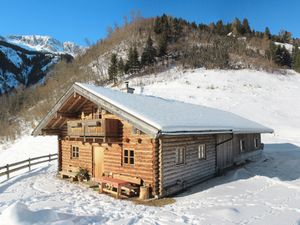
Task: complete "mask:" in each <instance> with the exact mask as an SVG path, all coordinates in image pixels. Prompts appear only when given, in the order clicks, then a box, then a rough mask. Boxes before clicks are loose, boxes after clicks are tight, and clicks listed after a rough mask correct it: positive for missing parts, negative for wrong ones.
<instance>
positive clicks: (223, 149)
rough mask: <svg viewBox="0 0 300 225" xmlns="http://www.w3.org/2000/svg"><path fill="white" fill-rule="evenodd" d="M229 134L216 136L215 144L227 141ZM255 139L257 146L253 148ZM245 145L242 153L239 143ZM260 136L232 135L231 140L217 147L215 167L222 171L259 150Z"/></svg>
mask: <svg viewBox="0 0 300 225" xmlns="http://www.w3.org/2000/svg"><path fill="white" fill-rule="evenodd" d="M231 137H232V135H231V134H218V135H217V143H221V142H222V141H226V140H229V139H230V138H231ZM255 139H257V145H258V146H255ZM241 140H243V141H244V143H245V149H244V150H243V151H242V150H241V146H240V141H241ZM260 146H261V135H260V134H255V133H253V134H234V135H233V139H232V140H230V141H227V142H225V143H223V144H221V145H218V146H217V166H218V169H224V168H227V167H230V166H232V165H234V163H235V162H236V160H237V159H238V158H239V157H240V156H241V155H243V154H244V155H245V154H247V153H249V152H253V151H256V150H259V149H261V147H260Z"/></svg>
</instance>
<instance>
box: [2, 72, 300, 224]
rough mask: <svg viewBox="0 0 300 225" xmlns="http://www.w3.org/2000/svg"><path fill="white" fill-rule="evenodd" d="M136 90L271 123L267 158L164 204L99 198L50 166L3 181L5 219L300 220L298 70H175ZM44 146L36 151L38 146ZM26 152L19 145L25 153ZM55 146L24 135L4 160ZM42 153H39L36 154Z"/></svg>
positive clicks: (138, 82)
mask: <svg viewBox="0 0 300 225" xmlns="http://www.w3.org/2000/svg"><path fill="white" fill-rule="evenodd" d="M130 85H133V86H134V87H135V88H136V92H137V93H142V94H147V95H154V96H159V97H164V98H170V99H176V100H180V101H184V102H189V103H194V104H201V105H206V106H210V107H215V108H219V109H222V110H227V111H230V112H233V113H236V114H238V115H241V116H243V117H245V118H249V119H251V120H254V121H256V122H258V123H261V124H263V125H266V126H268V127H271V128H273V129H274V130H275V133H274V134H271V135H263V137H262V139H263V142H264V143H265V144H266V145H265V150H264V153H263V156H262V158H261V159H259V160H258V161H256V162H252V163H249V164H246V165H244V166H241V167H239V168H237V169H236V170H232V171H230V172H228V173H226V174H225V175H224V176H221V177H216V178H214V179H211V180H209V181H207V182H204V183H201V184H199V185H197V186H195V187H193V188H190V189H188V190H187V191H186V192H184V193H182V194H180V195H178V196H176V197H174V199H175V201H176V202H175V203H173V204H170V205H166V206H163V207H159V208H157V207H150V206H144V205H136V204H134V203H132V202H130V201H122V200H116V199H114V198H111V197H109V196H107V195H100V194H98V193H96V192H94V191H92V190H90V189H87V188H86V187H84V186H81V185H79V184H70V183H68V182H66V181H61V180H59V179H57V178H56V177H55V174H56V169H57V165H56V164H55V163H53V164H49V165H48V164H45V165H44V166H42V167H39V168H36V169H34V171H32V172H30V173H25V174H23V175H18V176H15V177H14V178H12V179H11V180H9V181H8V182H5V183H2V184H0V221H1V223H3V224H130V225H131V224H172V225H174V224H205V225H206V224H262V225H265V224H299V223H300V103H299V96H300V75H299V74H297V73H295V72H293V71H288V74H286V75H282V74H268V73H266V72H258V71H251V70H237V71H219V70H204V69H198V70H189V71H185V72H184V71H182V70H176V69H174V70H170V71H168V72H165V73H161V74H157V75H153V76H146V77H143V78H134V79H131V80H130ZM36 144H39V146H40V147H39V148H37V149H34V148H33V145H36ZM20 149H21V150H20ZM37 151H40V153H42V152H43V153H42V154H44V153H45V154H47V153H54V152H56V151H57V146H56V138H55V137H41V138H40V139H34V138H32V137H29V136H24V137H23V138H21V139H20V140H19V141H18V142H16V143H15V144H14V145H12V146H11V147H10V148H8V149H7V150H3V149H2V150H0V165H3V164H6V163H8V162H10V161H12V160H13V159H14V157H17V158H16V160H21V159H22V157H23V158H27V157H28V155H30V154H37ZM37 155H39V154H37Z"/></svg>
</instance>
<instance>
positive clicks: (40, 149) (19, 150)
mask: <svg viewBox="0 0 300 225" xmlns="http://www.w3.org/2000/svg"><path fill="white" fill-rule="evenodd" d="M12 152H13V154H12ZM54 153H57V137H55V136H38V137H33V136H30V135H24V136H22V137H21V138H20V139H19V140H18V141H17V142H16V143H14V144H13V145H11V146H9V147H7V146H5V145H2V146H1V145H0V166H4V165H6V164H8V163H13V162H17V161H21V160H24V159H28V158H29V157H31V158H33V157H38V156H42V155H48V154H54Z"/></svg>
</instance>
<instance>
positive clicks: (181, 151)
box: [175, 147, 185, 164]
mask: <svg viewBox="0 0 300 225" xmlns="http://www.w3.org/2000/svg"><path fill="white" fill-rule="evenodd" d="M175 151H176V159H175V162H176V164H183V163H184V161H185V147H178V148H176V149H175Z"/></svg>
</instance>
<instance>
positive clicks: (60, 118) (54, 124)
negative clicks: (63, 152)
mask: <svg viewBox="0 0 300 225" xmlns="http://www.w3.org/2000/svg"><path fill="white" fill-rule="evenodd" d="M62 118H63V117H62V116H60V117H59V118H58V119H57V120H56V121H55V122H54V123H53V124H52V126H51V128H54V127H55V126H56V125H57V124H58V123H59V122H60V121H61V120H62Z"/></svg>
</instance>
